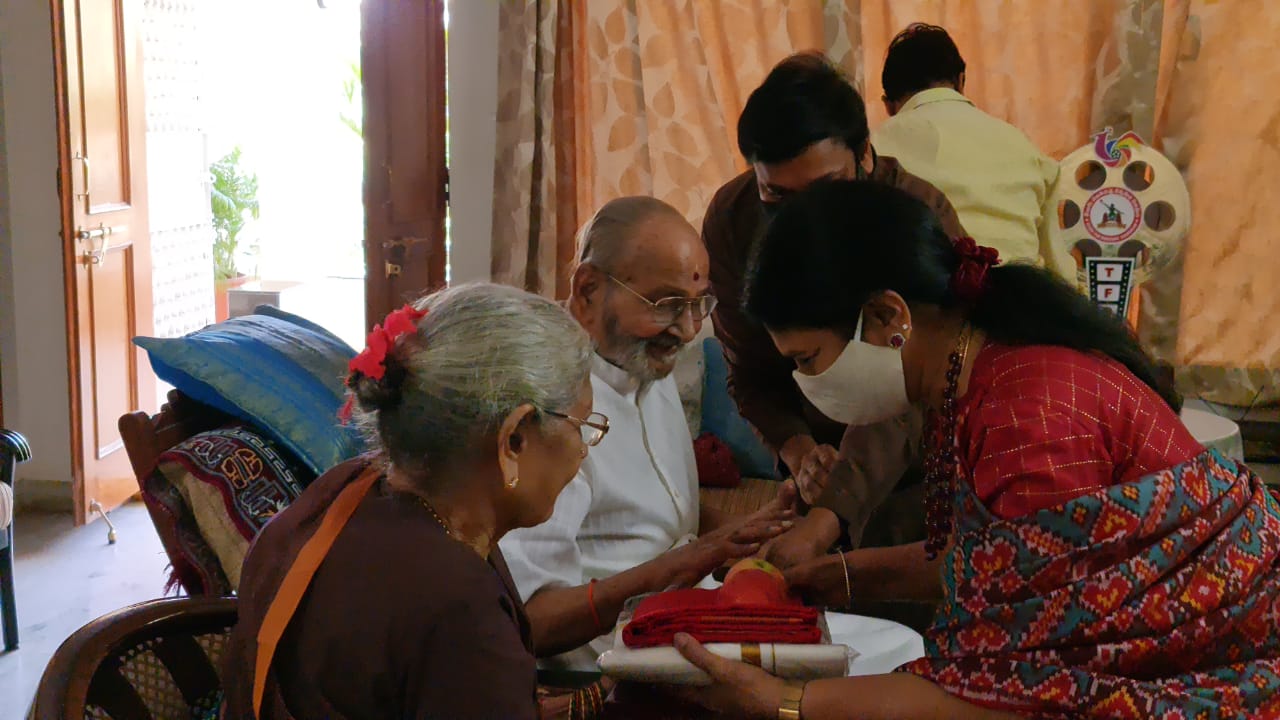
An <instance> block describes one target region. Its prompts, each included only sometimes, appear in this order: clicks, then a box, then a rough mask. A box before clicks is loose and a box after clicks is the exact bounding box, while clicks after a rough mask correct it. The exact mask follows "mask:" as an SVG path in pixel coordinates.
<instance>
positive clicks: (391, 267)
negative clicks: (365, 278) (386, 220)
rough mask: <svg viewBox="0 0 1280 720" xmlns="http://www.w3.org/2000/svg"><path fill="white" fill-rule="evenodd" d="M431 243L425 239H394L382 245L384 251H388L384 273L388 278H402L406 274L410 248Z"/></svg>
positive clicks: (384, 263) (383, 268)
mask: <svg viewBox="0 0 1280 720" xmlns="http://www.w3.org/2000/svg"><path fill="white" fill-rule="evenodd" d="M429 242H430V238H424V237H393V238H391V239H390V240H386V241H384V242H383V243H382V249H383V250H385V251H386V257H385V258H384V261H383V267H382V270H383V273H384V274H385V275H386V277H388V278H394V277H400V274H401V273H402V272H404V264H405V257H406V255H407V251H408V249H409V248H410V247H412V246H414V245H423V244H426V243H429Z"/></svg>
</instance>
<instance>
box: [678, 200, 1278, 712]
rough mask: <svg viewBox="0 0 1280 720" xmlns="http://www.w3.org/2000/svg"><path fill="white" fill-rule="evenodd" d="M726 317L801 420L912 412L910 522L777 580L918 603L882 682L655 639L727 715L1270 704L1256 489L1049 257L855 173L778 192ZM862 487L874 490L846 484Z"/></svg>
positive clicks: (1270, 522) (1228, 708)
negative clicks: (965, 227) (916, 493)
mask: <svg viewBox="0 0 1280 720" xmlns="http://www.w3.org/2000/svg"><path fill="white" fill-rule="evenodd" d="M746 308H747V310H748V312H749V313H751V314H752V315H753V316H755V317H756V318H757V319H758V320H760V321H761V322H762V323H764V325H765V326H766V327H767V328H768V329H769V331H770V333H771V334H772V335H773V337H774V340H775V342H776V344H777V345H778V347H779V349H780V350H781V351H782V352H783V354H785V355H788V356H790V357H792V358H793V359H794V360H795V362H796V365H797V373H796V380H797V382H798V384H799V385H800V388H801V390H802V391H804V392H805V394H806V396H808V397H809V399H810V400H812V401H813V402H814V403H815V405H817V407H818V408H819V409H820V410H823V412H826V413H828V414H834V415H837V416H839V415H844V416H856V417H857V418H859V419H860V421H862V422H867V423H870V422H877V421H881V420H886V419H889V418H892V417H895V416H898V415H901V414H903V413H905V412H906V411H907V410H908V409H909V408H910V407H911V406H912V405H913V404H915V405H921V406H924V407H925V408H926V409H927V410H928V412H929V416H930V430H929V431H928V432H927V433H926V437H925V453H926V458H927V460H926V475H927V482H928V488H927V494H928V498H929V499H928V507H927V508H926V511H927V514H928V517H929V539H928V540H927V541H926V542H925V543H922V544H918V545H911V546H903V547H897V548H875V549H871V548H868V549H862V550H854V551H852V552H850V553H848V554H847V555H846V556H844V557H841V556H838V555H835V556H829V557H827V558H820V559H818V560H814V561H811V562H809V563H806V564H803V565H800V566H797V567H795V568H792V569H790V570H789V571H788V576H789V579H790V580H791V581H792V583H793V586H794V587H797V588H799V589H800V590H801V591H803V592H805V593H806V594H807V595H808V596H809V597H810V598H811V599H813V600H816V601H818V602H829V603H831V604H833V605H843V604H845V603H847V601H848V599H849V598H848V595H847V594H848V592H849V591H848V590H847V589H846V587H847V586H846V579H845V577H846V576H845V568H846V563H847V568H848V572H849V573H850V579H851V581H852V582H851V587H852V593H853V595H854V596H855V597H862V598H866V599H869V600H872V599H877V600H888V599H896V600H908V599H920V600H927V599H933V600H941V605H940V609H939V612H938V614H937V616H936V618H935V620H934V623H933V625H932V627H931V628H930V629H929V631H928V632H927V633H926V637H925V646H926V654H925V657H923V658H922V659H920V660H917V661H915V662H912V663H909V664H907V665H906V666H904V667H902V668H899V672H897V673H893V674H890V675H881V676H870V677H860V678H845V679H838V680H821V681H813V682H810V683H808V684H807V685H804V686H792V687H788V686H787V685H786V684H784V683H783V682H782V681H780V680H777V679H776V678H773V677H771V676H768V675H766V674H764V673H763V671H760V670H758V669H756V668H752V667H749V666H746V665H742V664H740V663H732V662H729V661H726V660H722V659H719V658H717V657H715V656H712V655H710V654H709V653H707V652H706V651H705V649H703V648H701V647H700V646H698V645H697V643H696V642H693V641H692V639H690V638H687V637H681V638H679V639H678V641H677V646H678V647H680V648H681V650H682V651H683V652H684V653H685V654H686V656H687V657H688V658H689V659H690V660H692V661H693V662H695V663H696V664H698V665H700V666H701V667H703V668H704V669H706V670H707V671H708V672H709V674H710V675H711V676H712V678H713V683H712V685H711V686H710V687H708V688H705V689H702V690H699V691H697V692H695V693H694V699H695V700H697V701H699V702H701V703H702V704H704V705H707V706H709V707H711V708H713V709H716V710H720V711H723V712H726V713H728V714H731V715H733V716H734V717H761V718H764V717H792V718H794V717H801V718H805V720H823V719H825V718H852V717H857V718H895V719H896V718H989V717H1041V718H1082V717H1089V718H1170V719H1172V718H1238V717H1251V718H1252V717H1280V502H1278V501H1277V499H1276V498H1275V497H1273V496H1272V495H1271V494H1270V493H1269V492H1268V491H1267V489H1266V487H1265V486H1264V485H1263V484H1262V482H1261V481H1260V480H1259V479H1258V478H1257V476H1255V475H1254V474H1253V473H1252V472H1250V471H1249V469H1248V468H1247V467H1245V466H1244V465H1241V464H1239V463H1237V462H1235V461H1233V460H1230V459H1228V458H1225V457H1223V456H1221V455H1219V454H1218V453H1217V452H1206V451H1205V450H1204V448H1202V447H1201V446H1200V445H1199V444H1198V443H1197V442H1196V441H1195V440H1194V439H1193V438H1192V437H1191V435H1190V434H1189V433H1188V431H1187V430H1186V428H1185V427H1184V426H1183V425H1182V423H1181V422H1180V421H1179V418H1178V414H1177V410H1178V408H1179V405H1180V399H1179V398H1178V397H1177V394H1176V392H1174V391H1173V390H1172V388H1166V387H1164V386H1163V385H1162V384H1161V382H1160V381H1159V379H1158V378H1159V373H1158V372H1157V371H1156V368H1155V365H1154V363H1153V362H1152V361H1151V359H1150V358H1149V357H1148V356H1147V355H1146V353H1145V352H1144V351H1143V350H1142V349H1141V348H1140V347H1139V345H1138V344H1137V342H1136V341H1135V340H1134V338H1133V336H1132V334H1131V333H1130V332H1129V331H1128V328H1127V327H1126V326H1125V325H1124V324H1123V323H1122V322H1121V321H1120V320H1118V319H1117V318H1115V317H1113V316H1112V315H1110V314H1108V313H1106V312H1105V311H1103V310H1101V309H1099V308H1098V307H1097V306H1095V305H1093V304H1092V303H1091V302H1090V301H1089V300H1088V299H1087V298H1085V297H1083V296H1082V295H1081V294H1079V293H1078V292H1076V291H1075V290H1074V288H1071V287H1070V286H1068V285H1067V284H1065V283H1063V282H1061V281H1060V280H1057V279H1056V278H1055V277H1054V276H1052V275H1051V274H1050V273H1049V272H1046V271H1044V270H1041V269H1039V268H1036V267H1033V266H1029V265H1016V264H1015V265H1007V266H1001V265H998V260H997V258H996V256H995V251H993V250H991V249H989V248H984V247H980V246H977V245H976V244H974V243H973V241H972V240H968V239H965V240H961V241H960V242H958V243H955V244H953V243H952V242H950V241H949V240H947V239H946V236H945V234H944V233H943V232H942V230H941V229H940V228H939V226H938V223H937V220H936V219H935V218H934V217H933V216H932V214H931V213H930V212H929V210H928V209H927V208H926V207H925V206H923V205H921V204H920V203H919V202H917V201H915V200H913V199H912V198H910V197H908V196H906V195H905V194H903V193H901V192H899V191H897V190H895V189H893V188H889V187H884V186H879V185H875V184H872V183H867V182H849V181H839V182H829V183H823V184H821V185H818V186H814V187H813V188H811V189H809V190H807V191H805V192H803V193H801V194H799V195H797V196H795V197H793V198H791V199H789V200H788V201H787V202H786V203H784V204H783V206H782V208H781V209H780V211H779V213H778V215H777V216H776V218H775V219H774V221H773V222H772V224H771V225H770V228H769V230H768V233H767V235H766V236H765V237H764V238H762V240H761V241H760V245H759V247H758V248H757V250H756V254H755V256H754V258H753V261H752V270H751V272H750V274H749V275H748V286H747V299H746ZM864 490H865V495H866V497H875V496H876V495H877V493H878V491H879V489H878V488H873V487H867V488H864Z"/></svg>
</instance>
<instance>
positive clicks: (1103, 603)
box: [904, 451, 1280, 720]
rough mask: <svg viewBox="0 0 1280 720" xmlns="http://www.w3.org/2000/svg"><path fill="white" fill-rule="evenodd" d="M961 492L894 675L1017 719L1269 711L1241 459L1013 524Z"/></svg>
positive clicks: (1154, 478)
mask: <svg viewBox="0 0 1280 720" xmlns="http://www.w3.org/2000/svg"><path fill="white" fill-rule="evenodd" d="M967 486H968V483H967V482H966V481H964V480H963V479H961V480H960V481H958V482H957V488H958V489H957V512H956V528H957V530H956V533H957V534H956V545H955V548H954V550H953V551H952V552H951V553H950V554H949V555H948V557H947V558H946V563H945V565H944V568H943V581H944V594H945V596H946V599H945V601H944V604H943V606H942V608H941V609H940V611H939V614H938V617H937V620H936V621H935V624H934V627H933V628H932V629H931V630H930V631H929V633H928V634H927V636H926V646H927V653H926V657H925V658H924V659H921V660H918V661H916V662H914V663H911V664H909V665H907V666H906V667H905V668H904V669H905V670H908V671H911V672H914V673H917V674H919V675H921V676H923V677H925V678H928V679H930V680H932V681H934V682H936V683H938V684H939V685H941V686H942V687H943V688H945V689H947V690H948V691H949V692H951V693H953V694H955V695H957V696H959V697H963V698H966V699H968V700H970V701H972V702H975V703H978V704H981V705H985V706H989V707H996V708H1003V709H1007V710H1011V711H1015V712H1018V713H1020V714H1024V715H1028V716H1032V717H1044V718H1084V717H1088V718H1125V719H1127V718H1135V719H1137V718H1169V719H1173V718H1206V719H1213V720H1216V719H1218V718H1222V719H1225V718H1242V717H1280V502H1278V501H1277V500H1276V498H1275V497H1273V496H1272V495H1271V494H1270V493H1269V492H1268V491H1267V489H1266V486H1265V485H1264V484H1263V483H1262V481H1261V480H1259V479H1258V478H1257V476H1256V475H1254V474H1253V473H1252V472H1251V471H1249V469H1248V468H1246V467H1244V466H1243V465H1236V464H1235V463H1234V462H1233V461H1231V460H1228V459H1226V458H1224V457H1223V456H1221V455H1220V454H1218V453H1217V452H1216V451H1210V452H1208V453H1205V454H1204V455H1201V456H1200V457H1199V458H1197V459H1195V460H1193V461H1191V462H1188V463H1186V464H1184V465H1181V466H1178V467H1175V468H1172V469H1169V470H1165V471H1162V472H1159V473H1155V474H1153V475H1149V476H1146V477H1144V478H1141V479H1139V480H1136V481H1134V482H1131V483H1126V484H1123V485H1116V486H1113V487H1110V488H1107V489H1105V490H1102V491H1098V492H1096V493H1093V494H1090V495H1086V496H1084V497H1080V498H1076V499H1074V500H1072V501H1070V502H1067V503H1065V504H1063V505H1061V506H1059V507H1057V508H1052V509H1049V510H1043V511H1040V512H1037V513H1033V514H1031V515H1028V516H1025V517H1022V518H1017V519H1014V520H1000V519H998V518H995V517H993V516H991V515H990V514H989V513H988V512H987V511H986V510H985V509H984V508H983V507H982V506H981V505H980V503H979V502H978V501H977V499H976V498H975V497H973V495H972V493H971V492H970V491H969V490H968V487H967Z"/></svg>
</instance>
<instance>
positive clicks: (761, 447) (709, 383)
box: [702, 338, 778, 480]
mask: <svg viewBox="0 0 1280 720" xmlns="http://www.w3.org/2000/svg"><path fill="white" fill-rule="evenodd" d="M703 357H704V362H705V363H706V367H707V372H706V376H705V379H704V381H703V382H704V384H703V388H702V432H704V433H707V432H709V433H711V434H713V435H715V436H716V437H718V438H720V440H721V441H722V442H724V444H725V445H728V446H729V450H730V451H731V452H732V453H733V459H734V461H735V462H737V464H738V469H739V470H741V471H742V475H743V476H744V477H755V478H767V479H770V480H776V479H778V464H777V459H776V458H775V457H774V454H773V451H772V450H770V449H769V448H768V447H767V446H766V445H765V444H764V441H763V440H761V439H760V436H759V435H757V434H756V430H755V428H753V427H752V426H751V423H748V422H747V421H746V419H744V418H743V417H742V415H740V414H738V405H737V403H735V402H734V401H733V398H732V397H730V396H729V364H728V363H727V362H726V361H725V359H724V350H723V349H722V348H721V347H720V341H719V340H717V339H715V338H707V340H706V341H705V342H704V343H703Z"/></svg>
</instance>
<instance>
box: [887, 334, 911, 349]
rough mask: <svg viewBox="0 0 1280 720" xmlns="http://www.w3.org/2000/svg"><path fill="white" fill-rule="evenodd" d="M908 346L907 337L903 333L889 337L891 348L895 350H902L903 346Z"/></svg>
mask: <svg viewBox="0 0 1280 720" xmlns="http://www.w3.org/2000/svg"><path fill="white" fill-rule="evenodd" d="M906 344H907V336H905V335H903V334H902V333H894V334H892V335H890V336H889V347H891V348H893V349H894V350H901V349H902V346H903V345H906Z"/></svg>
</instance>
